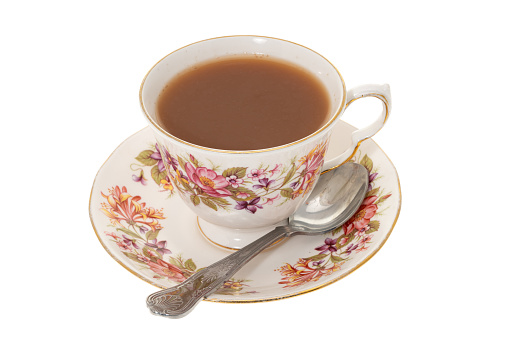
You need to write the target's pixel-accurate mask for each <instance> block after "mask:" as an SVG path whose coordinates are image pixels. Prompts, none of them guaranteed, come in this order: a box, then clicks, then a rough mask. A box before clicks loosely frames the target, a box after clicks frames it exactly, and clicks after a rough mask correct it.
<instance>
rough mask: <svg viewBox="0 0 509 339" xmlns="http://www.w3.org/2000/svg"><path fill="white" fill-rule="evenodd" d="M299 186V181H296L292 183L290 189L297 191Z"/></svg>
mask: <svg viewBox="0 0 509 339" xmlns="http://www.w3.org/2000/svg"><path fill="white" fill-rule="evenodd" d="M297 186H299V181H295V182H292V183H291V184H290V187H291V188H292V189H295V188H296V187H297Z"/></svg>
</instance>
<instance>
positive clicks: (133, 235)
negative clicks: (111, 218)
mask: <svg viewBox="0 0 509 339" xmlns="http://www.w3.org/2000/svg"><path fill="white" fill-rule="evenodd" d="M117 231H121V232H124V233H125V234H127V235H130V236H131V237H133V238H138V239H141V240H144V239H143V238H142V237H140V236H139V235H138V234H136V233H135V232H133V231H131V230H128V229H127V228H121V227H119V228H117Z"/></svg>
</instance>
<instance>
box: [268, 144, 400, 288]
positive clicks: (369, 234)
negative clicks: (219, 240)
mask: <svg viewBox="0 0 509 339" xmlns="http://www.w3.org/2000/svg"><path fill="white" fill-rule="evenodd" d="M360 156H361V155H360V154H357V155H356V157H357V158H359V157H360ZM353 161H356V160H355V158H354V159H353ZM357 162H359V161H357ZM359 163H360V164H361V165H363V166H364V167H365V168H366V169H367V170H368V172H369V186H368V192H367V193H366V197H365V198H364V201H363V202H362V204H361V206H360V207H359V209H358V210H357V212H356V213H355V215H354V216H353V217H351V218H350V220H348V221H347V222H346V223H345V224H344V225H343V226H341V227H338V228H337V229H335V230H334V231H332V234H331V236H332V237H334V236H335V235H338V234H339V236H338V237H336V238H331V237H327V238H326V239H325V240H324V242H323V244H321V245H320V246H318V247H315V249H314V250H315V251H317V252H319V253H317V254H315V255H313V256H310V257H307V258H299V259H298V261H297V263H296V264H294V265H291V264H288V263H286V264H285V265H283V266H281V267H280V268H278V271H279V272H280V273H281V275H282V276H283V278H282V279H281V281H280V282H279V284H282V285H284V287H285V288H288V287H295V286H301V285H304V284H307V283H309V282H314V281H318V280H320V279H321V278H322V277H324V276H328V275H331V274H332V273H334V272H336V271H339V270H340V269H341V267H342V266H343V264H344V263H345V262H346V261H348V260H350V255H351V254H352V253H359V252H363V251H366V250H367V249H368V248H369V245H370V244H371V240H372V238H373V233H374V232H377V231H378V229H379V228H380V221H378V220H372V219H373V218H375V217H376V216H377V215H378V214H379V213H381V211H379V206H380V205H382V204H383V203H384V202H385V201H386V200H387V199H389V198H390V197H391V195H392V194H391V193H386V192H384V190H383V188H381V187H377V186H376V184H377V183H376V181H377V177H378V175H379V173H378V172H377V170H376V169H375V168H374V167H373V161H372V160H371V159H370V158H369V157H368V156H367V155H364V156H363V157H362V159H361V160H360V162H359Z"/></svg>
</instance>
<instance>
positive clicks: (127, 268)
mask: <svg viewBox="0 0 509 339" xmlns="http://www.w3.org/2000/svg"><path fill="white" fill-rule="evenodd" d="M342 122H343V123H344V124H346V125H348V126H350V127H353V128H356V127H354V126H352V125H350V124H348V123H347V122H344V121H342ZM149 128H150V126H148V125H147V126H145V127H144V128H142V129H140V130H138V131H137V132H135V133H133V134H131V135H130V136H128V137H127V138H125V139H124V140H123V141H122V142H121V143H120V144H118V146H117V147H116V148H115V149H114V150H113V151H112V152H111V153H110V155H109V156H108V157H107V158H106V160H105V161H104V162H103V164H102V165H101V166H100V167H99V169H98V170H97V173H96V175H95V177H94V181H93V182H92V188H91V189H90V197H89V201H88V213H89V218H90V223H91V224H92V228H93V230H94V233H95V235H96V237H97V239H98V240H99V242H100V243H101V246H102V247H103V248H104V250H105V251H106V252H107V253H108V254H109V255H110V257H112V258H113V260H115V261H116V262H117V263H118V264H119V265H120V266H122V267H123V268H124V269H126V270H127V271H128V272H130V273H131V274H133V275H135V276H136V277H138V278H139V279H141V280H143V281H145V282H147V283H149V284H150V285H152V286H154V287H157V288H159V289H165V288H166V287H163V286H159V285H158V284H156V283H154V282H153V281H150V280H148V279H146V278H144V277H143V276H141V275H139V274H138V273H137V272H135V271H134V270H132V269H131V268H129V267H127V265H125V264H124V263H123V262H121V261H120V260H119V259H117V258H116V256H114V255H113V253H111V251H110V250H109V249H108V248H107V247H106V245H105V244H104V243H103V241H102V239H101V237H100V236H99V233H98V232H97V228H96V226H95V224H94V220H93V218H92V195H93V192H94V187H95V183H96V181H97V177H98V176H99V173H100V172H101V170H102V169H103V167H104V166H105V165H106V163H107V162H108V161H109V160H110V158H111V157H112V156H113V154H115V152H116V151H117V150H118V149H119V148H120V147H122V146H123V145H124V143H126V142H127V141H128V140H129V139H131V138H132V137H134V136H135V135H136V134H138V133H141V132H142V131H144V130H145V129H149ZM366 140H371V141H372V142H373V143H374V144H375V145H376V146H377V147H378V149H379V150H380V151H381V152H382V153H383V154H384V155H385V157H386V158H387V160H389V163H390V164H391V166H392V168H393V170H394V173H395V174H396V179H397V182H398V193H399V202H398V210H397V212H396V216H395V218H394V222H393V223H392V226H391V228H390V230H389V232H387V235H386V236H385V238H384V239H383V240H382V241H381V242H380V245H379V246H378V247H377V248H376V249H375V250H374V251H373V252H372V253H371V254H370V255H368V256H367V257H366V258H364V260H362V261H361V262H360V263H359V264H358V265H357V266H355V267H353V268H352V269H351V270H350V271H348V272H346V273H344V274H342V275H340V276H338V277H337V278H335V279H333V280H330V281H327V282H325V283H323V284H321V285H318V286H315V287H312V288H310V289H307V290H304V291H299V292H295V293H290V294H285V295H281V296H278V297H271V298H262V299H235V300H229V299H218V298H205V299H203V300H204V301H209V302H217V303H225V304H250V303H261V302H269V301H276V300H282V299H288V298H293V297H296V296H299V295H303V294H307V293H309V292H313V291H316V290H318V289H321V288H323V287H326V286H329V285H331V284H333V283H335V282H337V281H339V280H341V279H343V278H345V277H347V276H348V275H350V274H351V273H353V272H355V271H356V270H357V269H359V268H360V267H362V266H363V265H364V264H365V263H367V262H368V261H369V260H370V259H371V258H373V256H375V254H377V253H378V251H380V249H381V248H382V247H383V246H384V245H385V243H386V242H387V240H388V239H389V237H390V235H391V234H392V231H393V230H394V227H395V226H396V223H397V222H398V219H399V215H400V212H401V203H402V196H401V182H400V180H399V175H398V172H397V169H396V166H394V163H393V162H392V160H391V159H390V158H389V157H388V156H387V153H385V151H384V150H383V149H382V148H381V147H380V146H379V145H378V144H377V143H376V142H375V141H374V140H373V139H372V138H368V139H366ZM366 140H363V142H364V141H366ZM354 153H356V152H354Z"/></svg>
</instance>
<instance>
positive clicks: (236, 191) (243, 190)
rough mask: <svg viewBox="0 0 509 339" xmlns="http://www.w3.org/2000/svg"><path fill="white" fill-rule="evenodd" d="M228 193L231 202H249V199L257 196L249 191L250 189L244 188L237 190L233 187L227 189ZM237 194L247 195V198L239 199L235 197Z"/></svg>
mask: <svg viewBox="0 0 509 339" xmlns="http://www.w3.org/2000/svg"><path fill="white" fill-rule="evenodd" d="M228 189H229V191H230V192H232V195H231V196H230V198H232V199H233V200H237V201H242V200H246V201H248V200H251V199H254V198H256V197H257V195H256V194H255V192H253V191H251V190H250V189H248V188H245V187H240V186H239V187H237V188H233V187H230V188H228ZM239 193H244V194H247V195H248V197H247V198H244V199H241V198H239V197H237V194H239Z"/></svg>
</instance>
